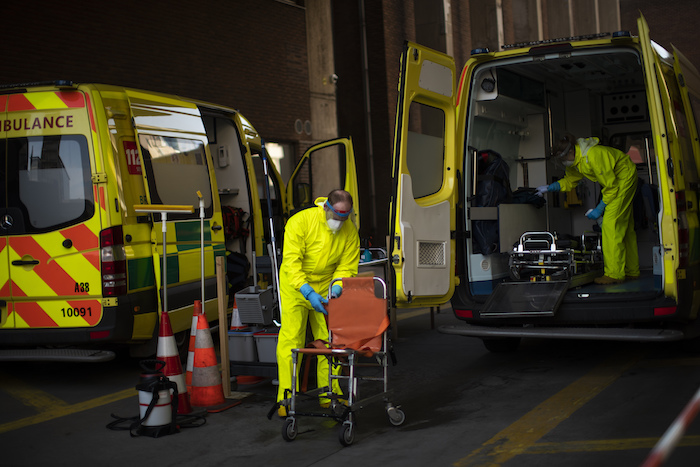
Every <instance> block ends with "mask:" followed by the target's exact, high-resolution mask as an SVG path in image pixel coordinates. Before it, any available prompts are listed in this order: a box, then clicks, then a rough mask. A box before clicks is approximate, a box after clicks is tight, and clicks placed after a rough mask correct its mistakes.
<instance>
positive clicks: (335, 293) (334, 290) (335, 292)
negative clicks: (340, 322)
mask: <svg viewBox="0 0 700 467" xmlns="http://www.w3.org/2000/svg"><path fill="white" fill-rule="evenodd" d="M342 293H343V288H342V287H341V286H339V285H338V284H333V287H331V298H338V297H340V294H342Z"/></svg>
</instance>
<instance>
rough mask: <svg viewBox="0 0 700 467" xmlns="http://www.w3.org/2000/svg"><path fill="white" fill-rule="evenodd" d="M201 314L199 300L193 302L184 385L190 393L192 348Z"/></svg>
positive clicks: (192, 361)
mask: <svg viewBox="0 0 700 467" xmlns="http://www.w3.org/2000/svg"><path fill="white" fill-rule="evenodd" d="M201 314H202V302H201V300H195V301H194V311H193V312H192V325H191V326H190V346H189V349H188V351H187V370H186V371H185V384H187V390H188V391H192V369H193V368H194V347H195V341H196V340H197V321H198V319H197V318H198V317H199V315H201Z"/></svg>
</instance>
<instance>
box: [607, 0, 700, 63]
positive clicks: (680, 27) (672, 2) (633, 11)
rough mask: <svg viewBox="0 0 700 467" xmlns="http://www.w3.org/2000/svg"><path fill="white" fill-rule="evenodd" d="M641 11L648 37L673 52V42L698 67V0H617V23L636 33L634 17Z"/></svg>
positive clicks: (699, 53)
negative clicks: (618, 2) (618, 1)
mask: <svg viewBox="0 0 700 467" xmlns="http://www.w3.org/2000/svg"><path fill="white" fill-rule="evenodd" d="M640 11H641V12H642V14H643V15H644V18H645V19H646V21H647V24H648V25H649V33H650V35H651V38H652V39H653V40H654V41H656V42H658V43H659V44H661V45H662V46H663V47H665V48H666V49H667V50H668V51H672V50H673V49H672V47H671V44H673V45H675V46H676V47H677V48H678V49H679V50H680V51H681V52H683V54H684V55H685V56H686V57H687V58H688V59H689V60H690V61H691V62H692V63H693V64H694V65H695V66H696V67H700V49H699V48H698V45H699V43H700V40H699V39H698V31H697V27H698V24H699V23H700V8H698V2H697V0H664V1H658V0H620V22H621V25H622V29H623V30H628V31H631V32H632V34H635V35H636V34H637V18H638V17H639V12H640Z"/></svg>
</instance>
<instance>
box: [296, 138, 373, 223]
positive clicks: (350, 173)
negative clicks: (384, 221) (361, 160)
mask: <svg viewBox="0 0 700 467" xmlns="http://www.w3.org/2000/svg"><path fill="white" fill-rule="evenodd" d="M338 188H342V189H344V190H345V191H347V192H348V193H350V194H351V195H352V199H353V217H352V221H353V222H354V223H355V226H356V227H357V229H358V230H359V229H360V200H359V197H358V193H357V169H356V168H355V152H354V150H353V145H352V140H351V139H350V138H338V139H332V140H329V141H324V142H323V143H319V144H316V145H314V146H312V147H310V148H309V149H308V150H307V151H306V152H305V153H304V155H303V156H302V158H301V160H300V161H299V163H298V164H297V166H296V168H295V169H294V172H293V173H292V176H291V177H290V178H289V181H288V182H287V188H286V190H287V197H286V198H287V200H286V202H287V212H288V213H289V215H290V216H291V215H292V214H294V213H295V212H297V211H300V210H302V209H306V208H308V207H311V206H314V200H315V199H316V198H318V197H321V196H328V193H330V192H331V191H332V190H336V189H338Z"/></svg>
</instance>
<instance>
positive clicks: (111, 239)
mask: <svg viewBox="0 0 700 467" xmlns="http://www.w3.org/2000/svg"><path fill="white" fill-rule="evenodd" d="M100 262H101V265H102V295H103V296H105V297H114V296H118V295H125V294H126V253H125V252H124V234H123V232H122V227H121V226H120V225H118V226H116V227H111V228H109V229H105V230H103V231H102V232H100Z"/></svg>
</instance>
